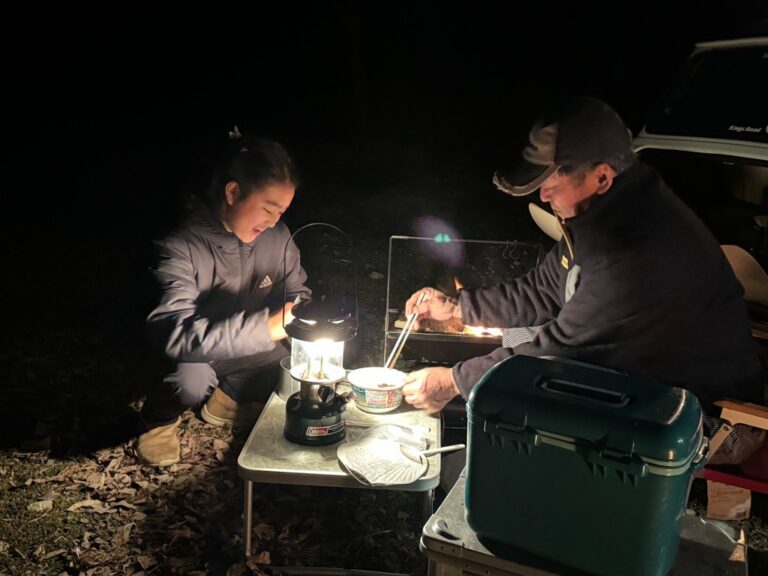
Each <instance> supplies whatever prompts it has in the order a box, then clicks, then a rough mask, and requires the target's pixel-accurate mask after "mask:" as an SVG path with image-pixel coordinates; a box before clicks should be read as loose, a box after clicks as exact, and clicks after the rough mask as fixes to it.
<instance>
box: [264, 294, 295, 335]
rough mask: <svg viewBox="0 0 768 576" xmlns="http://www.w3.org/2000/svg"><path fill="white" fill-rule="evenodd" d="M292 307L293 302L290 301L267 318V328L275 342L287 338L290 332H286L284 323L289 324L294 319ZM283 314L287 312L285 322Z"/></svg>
mask: <svg viewBox="0 0 768 576" xmlns="http://www.w3.org/2000/svg"><path fill="white" fill-rule="evenodd" d="M291 308H293V302H288V303H287V304H286V305H285V306H283V307H282V308H281V309H280V310H278V311H277V312H275V313H274V314H272V315H271V316H270V317H269V320H267V328H268V329H269V337H270V338H272V340H273V341H274V342H277V341H278V340H282V339H283V338H287V337H288V334H286V333H285V328H283V323H285V325H286V326H287V325H288V324H290V323H291V322H292V321H293V314H291ZM283 314H285V322H283Z"/></svg>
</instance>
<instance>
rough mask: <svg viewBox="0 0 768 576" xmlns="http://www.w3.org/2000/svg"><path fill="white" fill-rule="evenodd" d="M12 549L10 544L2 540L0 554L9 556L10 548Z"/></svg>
mask: <svg viewBox="0 0 768 576" xmlns="http://www.w3.org/2000/svg"><path fill="white" fill-rule="evenodd" d="M10 547H11V545H10V544H8V542H3V541H2V540H0V554H7V553H8V548H10Z"/></svg>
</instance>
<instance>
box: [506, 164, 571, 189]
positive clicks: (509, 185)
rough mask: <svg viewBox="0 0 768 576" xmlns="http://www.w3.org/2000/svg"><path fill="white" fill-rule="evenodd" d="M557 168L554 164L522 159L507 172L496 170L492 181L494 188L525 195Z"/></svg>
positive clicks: (537, 186) (536, 187)
mask: <svg viewBox="0 0 768 576" xmlns="http://www.w3.org/2000/svg"><path fill="white" fill-rule="evenodd" d="M558 168H560V166H558V165H556V164H555V165H552V166H541V165H539V164H531V163H530V162H526V161H523V162H521V163H520V164H519V165H518V166H516V167H515V168H514V169H513V170H511V171H509V172H496V173H495V174H494V175H493V183H494V185H495V186H496V188H498V189H499V190H501V191H502V192H505V193H507V194H511V195H512V196H527V195H528V194H530V193H531V192H535V191H536V190H537V189H538V188H539V186H541V185H542V184H543V183H544V180H546V179H547V178H549V177H550V176H551V175H552V174H554V173H555V172H557V169H558Z"/></svg>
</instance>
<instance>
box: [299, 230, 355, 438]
mask: <svg viewBox="0 0 768 576" xmlns="http://www.w3.org/2000/svg"><path fill="white" fill-rule="evenodd" d="M309 227H315V228H316V227H327V228H330V229H332V230H333V231H334V232H335V233H337V234H333V235H328V234H327V233H325V234H323V235H321V236H320V238H317V239H315V241H313V242H310V243H308V246H307V247H305V248H303V249H302V250H301V253H302V255H303V256H304V259H305V261H306V262H312V263H313V264H315V267H316V268H317V270H315V271H314V272H313V271H310V270H308V281H307V286H308V287H309V288H311V290H312V295H311V297H309V298H307V299H305V300H299V301H297V302H296V303H295V304H294V306H293V308H292V309H291V314H292V316H293V320H292V321H291V322H290V323H289V324H287V325H285V332H286V333H287V334H288V336H289V337H290V338H291V365H290V375H291V377H292V378H293V379H294V380H297V381H298V382H299V391H298V392H296V393H294V394H293V395H291V396H290V397H289V398H288V400H287V401H286V405H285V410H286V418H285V429H284V435H285V437H286V438H287V439H288V440H291V441H293V442H298V443H300V444H310V445H312V444H314V445H324V444H332V443H334V442H338V441H339V440H342V439H343V438H344V436H345V434H346V431H345V427H344V419H343V417H342V412H343V410H344V408H345V405H346V402H347V401H348V398H347V396H346V395H344V396H343V395H339V394H337V393H336V384H337V383H338V382H339V381H340V380H342V379H343V378H344V376H345V374H346V373H345V371H344V343H345V342H346V341H347V340H350V339H352V338H354V337H355V336H356V335H357V330H358V325H359V323H358V317H357V293H356V286H355V272H354V262H353V260H352V258H351V256H350V257H344V255H343V254H342V253H341V252H340V247H339V246H338V245H335V243H334V242H336V243H337V242H338V239H339V237H338V235H339V234H340V235H341V237H342V238H343V239H344V240H345V246H344V248H345V249H347V250H350V251H351V246H352V243H351V241H350V240H349V238H348V237H347V236H346V234H344V233H343V232H342V231H341V230H340V229H338V228H336V227H335V226H331V225H330V224H309V225H307V226H305V227H303V228H300V229H299V230H297V231H296V232H295V233H294V235H293V237H296V236H297V235H298V234H299V233H300V232H302V231H305V229H307V228H309ZM314 231H317V228H316V229H315V230H314ZM293 237H292V238H293ZM297 244H298V243H297ZM312 252H318V253H319V256H318V257H317V258H312V257H311V253H312ZM325 255H330V256H328V258H326V260H328V259H330V261H326V262H323V256H325ZM318 264H319V266H318Z"/></svg>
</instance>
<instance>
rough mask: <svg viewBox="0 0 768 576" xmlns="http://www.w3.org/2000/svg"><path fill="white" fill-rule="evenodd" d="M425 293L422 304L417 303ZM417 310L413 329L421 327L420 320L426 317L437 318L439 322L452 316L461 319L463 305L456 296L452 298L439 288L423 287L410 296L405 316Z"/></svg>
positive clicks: (406, 304)
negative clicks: (460, 304)
mask: <svg viewBox="0 0 768 576" xmlns="http://www.w3.org/2000/svg"><path fill="white" fill-rule="evenodd" d="M422 294H424V295H425V296H424V300H423V301H422V302H421V304H418V305H417V304H416V303H417V302H418V301H419V298H420V297H421V295H422ZM413 312H416V314H418V316H417V317H416V321H415V322H414V323H413V329H414V330H418V329H419V320H422V319H424V318H430V319H432V320H437V321H438V322H445V321H446V320H450V319H451V318H458V319H459V320H461V306H459V303H458V301H457V300H456V298H451V297H449V296H447V295H445V294H444V293H443V292H440V290H438V289H437V288H429V287H427V288H422V289H421V290H419V291H418V292H414V293H413V295H412V296H411V297H410V298H408V301H407V302H406V303H405V316H406V317H408V316H410V315H411V313H413Z"/></svg>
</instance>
